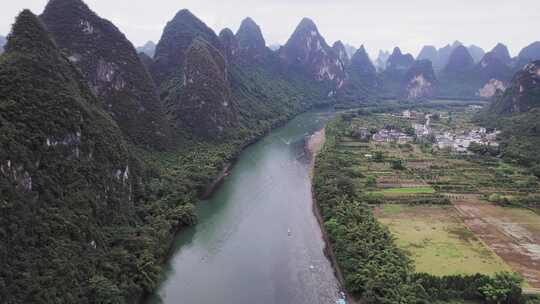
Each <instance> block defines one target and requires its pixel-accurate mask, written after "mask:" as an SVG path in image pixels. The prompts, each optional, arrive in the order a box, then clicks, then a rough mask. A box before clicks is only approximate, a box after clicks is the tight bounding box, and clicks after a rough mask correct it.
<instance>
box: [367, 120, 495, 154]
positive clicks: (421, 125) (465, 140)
mask: <svg viewBox="0 0 540 304" xmlns="http://www.w3.org/2000/svg"><path fill="white" fill-rule="evenodd" d="M436 115H439V114H436ZM392 116H394V117H397V118H401V119H407V120H410V121H411V126H412V129H411V130H403V128H396V127H384V128H381V129H379V130H377V131H376V132H375V133H373V131H372V132H370V131H369V130H368V129H367V128H359V129H358V130H357V132H356V137H357V138H359V139H361V140H364V141H366V140H372V141H373V142H376V143H397V144H407V143H413V142H429V143H431V144H433V146H434V147H436V148H438V149H440V150H443V149H447V150H450V151H453V152H457V153H468V149H469V147H470V146H471V145H472V144H478V145H484V146H490V147H498V146H499V144H498V143H497V135H498V134H499V133H500V131H497V130H493V131H488V130H487V129H486V128H482V127H477V128H472V129H470V130H458V131H448V130H447V131H440V130H435V129H433V128H432V126H431V123H432V120H433V116H434V114H432V113H422V112H418V111H411V110H405V111H403V112H401V113H396V114H393V115H392ZM440 118H441V117H440V116H437V119H440ZM413 130H414V131H413Z"/></svg>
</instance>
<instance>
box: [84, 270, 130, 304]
mask: <svg viewBox="0 0 540 304" xmlns="http://www.w3.org/2000/svg"><path fill="white" fill-rule="evenodd" d="M89 283H90V291H91V293H90V294H91V295H92V298H93V300H94V303H97V304H117V303H123V298H122V294H121V292H120V289H118V287H117V286H116V285H115V284H114V283H112V282H111V281H109V279H107V278H106V277H104V276H101V275H95V276H93V277H92V278H91V279H90V282H89Z"/></svg>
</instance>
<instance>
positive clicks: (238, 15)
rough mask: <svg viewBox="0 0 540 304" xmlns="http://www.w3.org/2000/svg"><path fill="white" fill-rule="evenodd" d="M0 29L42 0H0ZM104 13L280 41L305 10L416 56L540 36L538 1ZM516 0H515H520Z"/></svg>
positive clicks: (117, 8) (100, 4)
mask: <svg viewBox="0 0 540 304" xmlns="http://www.w3.org/2000/svg"><path fill="white" fill-rule="evenodd" d="M1 1H2V4H0V7H1V10H0V34H3V35H5V34H7V33H8V32H9V29H10V27H11V24H12V23H13V19H14V17H15V16H16V15H17V13H18V12H19V11H20V10H22V9H23V8H29V9H31V10H32V11H33V12H34V13H36V14H39V13H41V12H42V11H43V8H44V7H45V4H46V2H47V0H16V1H15V0H1ZM86 3H87V4H88V5H89V6H90V8H91V9H93V10H94V11H95V12H96V13H98V15H100V16H101V17H104V18H107V19H109V20H111V21H112V22H113V23H115V24H116V26H118V27H119V28H120V30H122V31H123V32H124V33H125V34H126V36H127V37H128V38H129V39H130V40H131V41H132V42H133V44H135V45H141V44H143V43H144V42H146V41H147V40H154V41H156V42H157V40H159V38H160V36H161V32H162V30H163V27H164V26H165V24H166V22H167V21H168V20H170V19H171V18H172V17H173V16H174V14H175V13H176V12H177V11H178V10H180V9H182V8H187V9H189V10H191V11H192V12H193V13H194V14H195V15H197V16H198V17H199V18H201V19H202V20H203V21H204V22H205V23H206V24H208V25H209V26H210V27H212V28H213V29H214V30H215V31H216V32H219V30H221V29H222V28H223V27H229V28H231V29H232V30H233V31H236V29H237V28H238V26H239V24H240V22H241V20H242V19H243V18H244V17H246V16H250V17H252V18H253V19H254V20H255V21H256V22H257V23H258V24H259V25H260V26H261V28H262V30H263V34H264V36H265V39H266V41H267V44H273V43H280V44H283V43H285V41H286V40H287V39H288V37H289V36H290V34H291V33H292V31H293V30H294V28H295V27H296V25H297V24H298V22H299V21H300V19H301V18H302V17H310V18H312V19H313V20H314V21H315V23H316V24H317V25H318V27H319V30H320V32H321V33H322V34H323V36H324V37H325V38H326V40H327V42H328V43H329V44H332V43H333V41H335V40H338V39H340V40H342V41H344V42H346V43H349V44H352V45H354V46H356V47H358V46H359V45H361V44H365V46H366V48H367V50H368V52H369V53H370V54H371V55H372V56H374V55H375V54H376V53H377V52H378V50H379V49H388V50H391V49H392V48H393V47H394V46H396V45H398V46H400V47H401V49H402V50H403V51H406V52H411V53H412V54H413V55H415V56H416V54H417V53H418V51H419V50H420V48H421V46H422V45H425V44H432V45H435V46H437V47H441V46H444V45H445V44H447V43H451V42H453V41H454V40H460V41H462V42H463V43H464V44H466V45H468V44H476V45H479V46H481V47H483V48H484V49H486V50H487V49H491V48H492V47H493V46H494V45H495V44H496V43H497V42H499V41H500V42H503V43H505V44H506V45H508V47H509V49H510V52H511V54H512V55H516V54H517V52H519V50H520V49H521V48H522V47H524V46H526V45H527V44H529V43H531V42H533V41H536V40H540V32H539V31H538V29H540V1H539V0H515V1H509V0H393V1H391V0H210V1H209V0H151V1H149V0H87V1H86ZM518 3H519V4H518Z"/></svg>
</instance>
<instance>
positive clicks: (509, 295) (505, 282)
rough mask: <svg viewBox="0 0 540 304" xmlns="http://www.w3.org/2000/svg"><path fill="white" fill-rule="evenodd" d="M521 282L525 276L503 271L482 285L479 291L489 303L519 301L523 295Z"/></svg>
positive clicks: (497, 303)
mask: <svg viewBox="0 0 540 304" xmlns="http://www.w3.org/2000/svg"><path fill="white" fill-rule="evenodd" d="M521 283H523V278H521V277H520V276H519V275H517V274H514V273H509V272H501V273H497V274H496V275H495V278H493V280H491V281H490V282H488V283H487V284H485V285H484V286H481V287H480V288H479V291H480V292H481V293H482V295H483V296H484V298H485V300H486V301H487V302H488V303H496V304H503V303H508V304H511V303H518V300H519V299H520V297H521Z"/></svg>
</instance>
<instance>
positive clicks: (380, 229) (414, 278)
mask: <svg viewBox="0 0 540 304" xmlns="http://www.w3.org/2000/svg"><path fill="white" fill-rule="evenodd" d="M346 133H347V122H346V121H345V120H343V117H338V118H337V119H335V120H333V121H332V122H330V123H329V124H328V125H327V127H326V136H327V141H326V143H325V145H324V148H323V150H322V152H321V153H320V154H319V155H318V156H317V160H316V165H315V177H314V185H313V187H314V193H315V199H316V202H317V205H318V207H319V209H320V212H321V215H322V218H323V221H324V228H325V230H326V231H327V233H328V235H329V238H330V242H331V246H332V250H333V253H334V255H335V256H336V259H337V263H338V266H339V268H340V269H341V271H342V272H343V275H344V280H345V282H344V284H345V288H346V289H347V291H349V292H350V293H351V294H352V295H353V297H355V298H357V299H359V300H361V301H362V302H364V303H432V302H434V301H437V300H450V299H469V300H484V301H486V302H488V303H522V302H524V301H525V299H523V298H522V296H521V288H520V284H521V282H522V280H521V278H519V277H516V276H515V275H513V274H508V273H501V274H498V275H496V276H495V277H488V276H484V275H475V276H448V277H435V276H432V275H428V274H423V273H414V267H413V265H412V262H411V260H410V259H409V257H408V256H407V255H405V253H404V252H402V251H401V250H400V249H398V248H397V247H396V245H395V244H394V239H393V237H392V235H391V234H390V232H389V231H388V229H387V228H385V227H384V226H382V224H380V223H379V222H378V221H377V219H376V218H375V217H374V215H373V212H372V210H371V207H369V206H368V205H367V204H366V203H365V201H363V198H362V196H361V195H359V191H358V189H357V188H358V186H357V184H355V183H354V182H353V180H352V178H351V176H350V174H349V172H351V170H350V168H351V167H353V166H355V165H356V164H355V161H354V158H353V157H352V156H351V155H350V154H349V152H347V151H343V150H340V149H338V146H337V145H338V143H339V141H340V139H341V138H342V137H343V136H346ZM361 191H362V190H361V189H360V192H361Z"/></svg>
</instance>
